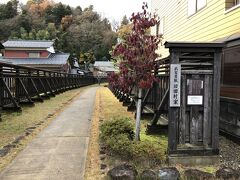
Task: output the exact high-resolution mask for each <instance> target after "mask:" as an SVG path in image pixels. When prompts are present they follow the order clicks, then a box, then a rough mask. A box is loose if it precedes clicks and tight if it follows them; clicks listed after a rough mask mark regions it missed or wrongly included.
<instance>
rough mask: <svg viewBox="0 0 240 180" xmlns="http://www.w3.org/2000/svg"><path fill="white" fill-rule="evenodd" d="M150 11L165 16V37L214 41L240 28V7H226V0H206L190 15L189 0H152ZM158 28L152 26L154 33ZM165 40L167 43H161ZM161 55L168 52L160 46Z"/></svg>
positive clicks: (166, 39) (171, 39) (178, 39)
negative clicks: (200, 7) (203, 5)
mask: <svg viewBox="0 0 240 180" xmlns="http://www.w3.org/2000/svg"><path fill="white" fill-rule="evenodd" d="M151 3H152V4H151V11H152V12H157V14H158V15H159V16H160V18H163V17H164V34H163V38H164V41H191V42H204V41H205V42H206V41H214V40H216V39H220V38H223V37H227V36H230V35H232V34H234V33H237V32H240V7H239V8H236V9H234V10H232V11H229V12H227V11H225V8H226V7H225V6H226V4H225V3H226V2H225V0H207V5H206V6H205V7H204V8H203V9H201V10H200V11H198V12H196V13H195V14H193V15H192V16H188V0H171V1H169V0H152V2H151ZM155 31H156V29H154V28H152V33H153V34H154V33H155ZM162 44H164V43H162ZM159 53H160V54H161V55H162V57H166V56H168V55H169V53H168V50H167V49H165V48H164V46H160V48H159Z"/></svg>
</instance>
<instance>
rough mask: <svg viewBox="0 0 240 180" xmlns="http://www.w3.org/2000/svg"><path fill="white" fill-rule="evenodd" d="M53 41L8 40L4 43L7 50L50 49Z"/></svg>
mask: <svg viewBox="0 0 240 180" xmlns="http://www.w3.org/2000/svg"><path fill="white" fill-rule="evenodd" d="M53 43H54V42H53V41H45V40H8V41H6V42H5V43H3V46H4V47H5V48H49V47H51V46H52V45H53Z"/></svg>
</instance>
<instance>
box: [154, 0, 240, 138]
mask: <svg viewBox="0 0 240 180" xmlns="http://www.w3.org/2000/svg"><path fill="white" fill-rule="evenodd" d="M151 11H152V13H154V12H156V13H157V14H158V15H159V17H160V24H159V25H158V26H157V27H154V28H152V29H151V33H152V34H161V35H163V41H180V42H224V43H225V44H226V47H225V48H224V50H223V59H222V68H221V69H222V70H221V100H220V108H221V110H220V122H221V123H220V128H221V130H223V131H226V132H229V131H231V132H233V133H235V135H237V136H240V113H239V112H240V1H239V0H171V1H168V0H152V1H151ZM163 44H164V42H163V43H162V44H161V45H160V46H159V54H161V57H162V58H164V57H167V56H168V55H169V51H168V49H167V48H165V47H164V46H163Z"/></svg>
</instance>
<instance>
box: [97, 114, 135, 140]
mask: <svg viewBox="0 0 240 180" xmlns="http://www.w3.org/2000/svg"><path fill="white" fill-rule="evenodd" d="M100 131H101V134H100V137H101V139H103V140H107V139H109V138H111V137H117V136H118V135H120V134H125V135H127V137H128V138H129V139H133V137H134V132H133V124H132V122H131V119H130V118H119V119H113V120H109V121H105V122H104V123H103V124H102V125H101V126H100Z"/></svg>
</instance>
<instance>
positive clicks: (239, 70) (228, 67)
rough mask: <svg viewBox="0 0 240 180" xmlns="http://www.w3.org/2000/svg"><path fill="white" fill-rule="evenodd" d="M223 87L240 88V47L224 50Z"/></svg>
mask: <svg viewBox="0 0 240 180" xmlns="http://www.w3.org/2000/svg"><path fill="white" fill-rule="evenodd" d="M223 85H227V86H239V87H240V45H238V46H235V47H231V48H227V49H225V50H224V60H223Z"/></svg>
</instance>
